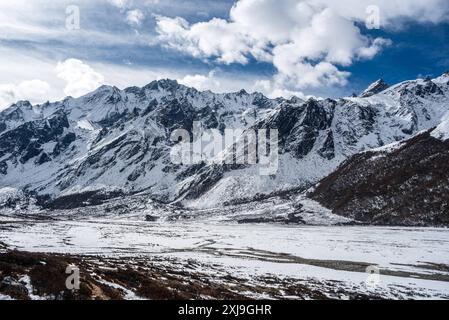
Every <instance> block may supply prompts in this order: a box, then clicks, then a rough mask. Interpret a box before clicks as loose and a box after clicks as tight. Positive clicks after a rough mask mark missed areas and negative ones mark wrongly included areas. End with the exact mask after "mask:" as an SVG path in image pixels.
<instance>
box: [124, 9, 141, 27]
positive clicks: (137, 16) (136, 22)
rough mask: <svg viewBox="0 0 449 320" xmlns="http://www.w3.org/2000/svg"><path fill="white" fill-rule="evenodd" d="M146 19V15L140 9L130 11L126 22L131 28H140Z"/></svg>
mask: <svg viewBox="0 0 449 320" xmlns="http://www.w3.org/2000/svg"><path fill="white" fill-rule="evenodd" d="M144 19H145V15H144V14H143V12H142V11H141V10H139V9H134V10H129V11H128V12H127V13H126V22H127V23H128V24H129V25H131V26H140V25H141V24H142V21H143V20H144Z"/></svg>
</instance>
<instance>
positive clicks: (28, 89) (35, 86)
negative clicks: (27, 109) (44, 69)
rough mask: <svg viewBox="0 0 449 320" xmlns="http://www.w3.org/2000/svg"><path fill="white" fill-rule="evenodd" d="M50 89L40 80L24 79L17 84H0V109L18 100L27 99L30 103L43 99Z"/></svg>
mask: <svg viewBox="0 0 449 320" xmlns="http://www.w3.org/2000/svg"><path fill="white" fill-rule="evenodd" d="M49 91H50V85H49V84H48V83H47V82H45V81H42V80H39V79H34V80H26V81H22V82H20V83H18V84H13V83H8V84H0V110H2V109H5V108H6V107H8V106H9V105H11V104H12V103H14V102H17V101H18V100H29V101H31V102H32V103H34V102H40V101H42V100H44V99H45V97H46V96H47V95H48V93H49Z"/></svg>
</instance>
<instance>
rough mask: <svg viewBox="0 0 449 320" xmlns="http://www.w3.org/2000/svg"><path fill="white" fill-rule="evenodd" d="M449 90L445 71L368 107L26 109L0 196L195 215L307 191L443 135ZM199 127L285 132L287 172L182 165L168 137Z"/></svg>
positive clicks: (259, 99) (190, 99) (2, 143)
mask: <svg viewBox="0 0 449 320" xmlns="http://www.w3.org/2000/svg"><path fill="white" fill-rule="evenodd" d="M448 83H449V74H447V73H446V74H444V75H442V76H440V77H438V78H436V79H433V80H431V79H420V80H414V81H406V82H403V83H400V84H398V85H395V86H392V87H388V88H387V86H386V85H384V84H383V83H379V82H377V83H376V84H373V85H372V86H370V88H371V89H368V90H367V91H366V92H365V94H363V95H362V96H360V97H352V98H344V99H340V100H331V99H326V100H313V99H310V100H309V101H306V102H304V101H301V100H300V99H297V98H293V99H291V100H285V99H274V100H271V99H268V98H266V97H264V96H263V95H262V94H259V93H253V94H248V93H247V92H245V91H240V92H236V93H229V94H214V93H212V92H199V91H197V90H195V89H192V88H188V87H185V86H182V85H179V84H178V83H177V82H176V81H170V80H162V81H154V82H152V83H150V84H148V85H147V86H145V87H143V88H137V87H131V88H127V89H124V90H119V89H118V88H115V87H109V86H102V87H100V88H98V89H97V90H96V91H94V92H92V93H90V94H88V95H86V96H83V97H81V98H77V99H74V98H70V97H68V98H66V99H64V100H63V101H59V102H54V103H45V104H42V105H36V106H32V105H31V104H29V103H28V102H19V103H17V104H15V105H13V106H11V107H10V108H8V109H6V110H4V111H3V112H1V113H0V188H2V187H8V188H15V189H17V190H20V191H23V192H27V193H32V194H35V195H37V198H38V199H39V203H41V202H42V201H44V202H45V201H47V202H48V199H55V198H58V197H61V196H66V197H67V196H70V195H73V194H83V196H81V197H79V198H77V197H72V199H76V201H80V202H79V204H80V205H84V202H86V201H87V200H86V199H85V197H84V195H86V194H94V193H96V192H97V191H101V194H102V195H101V197H106V198H107V197H108V196H111V197H112V196H114V197H117V196H122V197H123V196H127V195H129V194H134V193H137V192H145V193H146V194H148V196H149V197H152V198H154V199H157V200H161V201H164V202H173V201H174V202H175V203H177V204H182V205H186V206H190V207H196V208H208V207H215V206H221V205H223V204H226V203H233V202H235V201H236V200H238V199H241V198H245V199H251V198H253V197H257V196H258V195H260V194H269V193H272V192H274V191H279V190H288V189H293V188H296V189H297V188H298V187H299V188H301V187H303V188H306V187H308V186H310V185H312V184H314V183H316V182H318V181H319V180H320V179H321V178H323V177H325V176H326V175H328V174H330V173H331V172H332V171H334V170H335V169H336V168H337V166H338V165H339V164H341V163H342V162H343V161H344V160H345V159H347V158H348V157H350V156H352V155H354V154H356V153H358V152H361V151H364V150H369V149H372V148H378V147H381V146H384V145H387V144H390V143H392V142H395V141H401V140H404V139H407V138H410V137H412V136H413V135H415V134H416V133H418V132H420V131H422V130H425V129H430V128H433V127H436V126H438V125H440V123H441V122H442V118H443V116H444V115H445V114H446V113H447V112H449V85H448ZM383 89H384V90H383ZM367 92H369V94H366V93H367ZM195 121H199V122H200V123H201V125H202V126H203V127H204V128H217V129H219V130H220V131H222V132H223V131H224V129H226V128H230V129H236V128H241V129H250V128H254V129H270V128H273V129H278V130H279V149H280V155H279V170H278V171H277V173H276V174H275V175H271V176H261V175H260V174H259V172H260V171H259V169H258V165H255V166H242V165H239V166H236V165H217V164H213V165H212V164H206V163H202V164H197V165H187V164H183V165H179V164H174V163H173V162H172V161H171V159H170V150H171V147H172V146H173V143H171V142H170V134H171V133H172V132H173V130H174V129H177V128H183V129H186V130H188V131H191V130H192V126H193V123H194V122H195ZM222 156H223V155H222ZM224 156H229V155H226V154H225V155H224ZM66 199H67V198H66ZM80 199H84V200H85V201H84V200H83V201H84V202H83V201H81V200H80Z"/></svg>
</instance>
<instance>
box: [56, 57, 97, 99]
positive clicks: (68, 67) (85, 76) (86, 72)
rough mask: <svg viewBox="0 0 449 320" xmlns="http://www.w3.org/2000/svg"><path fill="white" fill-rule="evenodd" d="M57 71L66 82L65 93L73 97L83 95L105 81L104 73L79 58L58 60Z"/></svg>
mask: <svg viewBox="0 0 449 320" xmlns="http://www.w3.org/2000/svg"><path fill="white" fill-rule="evenodd" d="M56 72H57V76H58V77H59V78H60V79H62V80H64V81H65V82H66V86H65V88H64V93H65V94H66V95H69V96H72V97H79V96H82V95H84V94H86V93H88V92H90V91H92V90H95V89H96V88H98V87H99V86H100V85H102V84H103V83H104V77H103V75H102V74H100V73H98V72H96V71H95V70H94V69H92V68H91V67H90V66H89V65H87V64H85V63H84V62H82V61H81V60H78V59H67V60H65V61H64V62H58V64H57V66H56Z"/></svg>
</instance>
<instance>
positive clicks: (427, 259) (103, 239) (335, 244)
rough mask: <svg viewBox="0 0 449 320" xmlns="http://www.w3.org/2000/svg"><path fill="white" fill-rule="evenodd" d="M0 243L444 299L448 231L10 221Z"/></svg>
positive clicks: (0, 231)
mask: <svg viewBox="0 0 449 320" xmlns="http://www.w3.org/2000/svg"><path fill="white" fill-rule="evenodd" d="M0 242H3V243H5V244H6V245H7V246H8V247H9V248H15V249H19V250H23V251H31V252H44V253H68V254H78V255H101V256H106V257H114V258H117V257H139V258H142V257H148V258H149V259H151V258H152V257H158V258H160V257H167V259H169V258H176V259H178V260H183V261H187V260H189V261H190V260H194V261H198V262H200V263H201V267H198V268H201V269H202V270H201V271H202V272H203V271H204V272H208V271H209V272H215V271H212V269H210V270H208V268H207V266H215V267H218V266H219V267H220V268H221V270H224V272H227V273H229V274H230V275H233V276H239V277H243V278H251V277H253V276H255V275H257V276H267V275H270V276H276V277H278V278H291V279H300V280H307V279H312V280H316V281H336V282H338V283H339V285H341V286H345V287H350V288H355V290H360V291H365V292H366V291H369V292H372V293H373V294H374V293H376V294H380V295H381V296H385V297H389V296H391V295H392V294H396V296H400V297H439V298H448V297H449V267H448V266H449V230H448V229H433V228H400V227H395V228H394V227H388V228H387V227H359V226H357V227H349V226H344V227H336V226H333V227H329V226H326V227H316V226H286V225H276V224H244V225H241V224H237V223H223V222H199V221H192V222H173V223H168V222H164V223H162V222H161V223H150V222H142V221H132V222H130V221H119V220H112V221H110V220H86V221H60V220H56V221H25V220H23V221H22V220H16V221H11V220H9V221H3V223H2V224H0ZM367 270H368V271H373V272H374V273H375V274H374V275H369V274H368V273H367ZM377 272H379V275H378V276H377V274H376V273H377Z"/></svg>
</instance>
